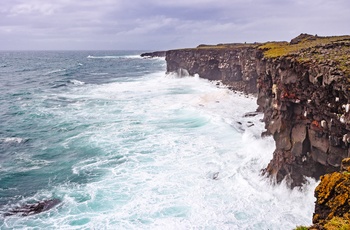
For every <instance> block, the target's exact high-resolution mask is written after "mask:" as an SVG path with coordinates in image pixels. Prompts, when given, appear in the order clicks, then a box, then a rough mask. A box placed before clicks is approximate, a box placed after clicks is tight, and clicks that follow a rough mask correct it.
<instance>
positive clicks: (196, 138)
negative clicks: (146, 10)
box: [5, 73, 316, 229]
mask: <svg viewBox="0 0 350 230" xmlns="http://www.w3.org/2000/svg"><path fill="white" fill-rule="evenodd" d="M69 90H70V91H69V92H66V93H65V94H64V95H63V94H62V95H60V96H62V97H65V98H74V99H75V100H80V103H72V104H69V105H68V106H67V108H64V109H66V110H67V111H69V112H67V111H62V109H63V108H60V109H58V110H52V109H50V112H51V113H57V114H58V116H57V117H60V118H61V119H64V120H65V121H66V120H69V121H71V122H74V121H84V122H85V123H87V124H90V126H89V128H88V129H86V130H85V131H84V132H81V133H79V134H77V135H76V136H73V137H70V138H67V139H66V140H65V141H64V143H62V145H64V146H65V148H67V149H69V148H70V146H72V145H74V144H77V142H80V141H82V140H85V142H84V143H81V144H82V145H89V146H94V147H96V148H98V149H100V150H101V151H102V152H103V154H99V155H98V156H97V155H96V156H95V155H86V156H85V159H84V160H83V161H80V162H79V163H77V164H75V165H74V166H73V167H72V171H73V173H74V174H75V175H81V174H86V175H91V176H94V175H95V174H97V173H100V172H103V176H102V177H101V178H100V179H99V180H97V181H91V182H89V183H87V184H86V185H79V184H70V183H67V184H66V185H62V186H58V187H57V188H56V189H55V191H54V192H53V193H54V194H55V196H59V197H62V198H63V203H62V205H61V206H60V207H59V208H55V209H54V210H53V211H52V212H50V214H45V215H44V214H43V215H41V216H37V217H35V216H32V217H30V216H29V217H24V218H19V217H10V218H8V219H7V220H6V225H5V226H7V227H8V228H10V227H11V226H17V227H18V226H27V225H30V226H37V225H40V226H42V227H43V228H45V227H47V228H57V229H293V228H295V227H296V226H297V225H309V224H311V216H312V212H313V205H314V198H313V189H314V187H315V186H316V182H314V181H312V180H309V184H308V185H306V186H305V187H304V188H303V190H297V189H295V190H290V189H288V188H287V186H286V185H284V184H281V185H277V186H273V185H272V184H271V183H270V181H269V180H268V179H266V178H264V177H262V176H261V172H260V170H261V169H262V168H264V167H266V165H267V164H268V162H269V161H270V159H271V158H272V152H273V149H274V142H273V140H272V138H271V137H269V138H261V137H260V133H261V132H262V131H263V129H264V125H263V124H262V123H261V122H260V121H259V120H260V119H261V118H262V115H261V114H259V115H257V116H255V117H243V115H244V114H245V113H246V112H252V111H254V110H255V109H256V102H255V101H256V99H255V98H254V97H251V96H248V97H246V96H244V95H238V94H235V93H234V92H231V91H229V90H227V89H225V88H218V87H216V86H215V84H213V83H210V82H208V81H205V80H203V79H199V78H196V77H185V78H181V79H180V78H176V77H174V76H169V75H168V76H164V74H162V73H157V74H152V75H149V76H144V77H143V78H140V79H139V81H130V82H116V83H110V84H104V85H84V86H83V87H74V88H72V89H69ZM252 124H253V126H251V125H252ZM43 193H45V191H43ZM37 196H43V195H42V194H40V192H39V193H38V195H37Z"/></svg>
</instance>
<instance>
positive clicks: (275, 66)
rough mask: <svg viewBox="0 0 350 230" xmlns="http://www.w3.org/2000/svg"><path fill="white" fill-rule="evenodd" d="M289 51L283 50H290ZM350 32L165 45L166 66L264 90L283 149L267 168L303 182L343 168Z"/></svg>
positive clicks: (348, 138)
mask: <svg viewBox="0 0 350 230" xmlns="http://www.w3.org/2000/svg"><path fill="white" fill-rule="evenodd" d="M283 52H284V53H283ZM349 58H350V38H349V37H338V38H337V37H335V38H333V37H332V38H320V37H313V36H304V35H303V36H301V37H299V38H297V39H294V42H293V44H289V43H288V44H286V43H266V44H251V45H245V44H241V45H237V44H235V45H231V46H205V47H197V48H196V49H183V50H171V51H167V53H166V61H167V71H168V72H177V73H178V74H179V75H184V74H189V75H194V74H199V76H200V77H203V78H206V79H209V80H221V81H222V82H223V83H225V84H227V85H229V86H230V87H231V88H232V89H234V90H240V91H244V92H246V93H257V103H258V105H259V110H260V111H263V112H264V122H265V125H266V132H265V133H264V135H272V136H273V138H274V140H275V142H276V150H275V152H274V154H273V159H272V160H271V162H270V164H269V165H268V166H267V168H266V169H264V172H265V173H266V174H268V175H270V176H271V177H272V178H275V179H276V181H277V182H280V181H281V180H283V179H287V181H288V182H289V183H290V185H291V187H294V186H300V185H301V184H302V183H303V182H304V176H308V177H313V178H316V179H319V177H320V176H321V175H324V174H326V173H329V172H334V171H337V170H339V167H340V163H341V160H342V159H343V158H345V157H347V156H348V155H349V148H348V145H349V143H350V84H349V80H348V78H350V75H349V73H348V69H347V66H349V64H350V63H348V62H349V61H348V60H349Z"/></svg>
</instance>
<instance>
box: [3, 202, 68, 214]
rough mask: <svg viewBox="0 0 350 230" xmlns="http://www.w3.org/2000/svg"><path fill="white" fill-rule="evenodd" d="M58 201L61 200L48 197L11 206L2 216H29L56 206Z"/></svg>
mask: <svg viewBox="0 0 350 230" xmlns="http://www.w3.org/2000/svg"><path fill="white" fill-rule="evenodd" d="M59 203H61V200H59V199H49V200H42V201H39V202H36V203H32V204H24V205H22V206H19V207H14V208H12V209H11V210H10V211H8V212H6V213H5V214H4V216H12V215H20V216H30V215H34V214H38V213H41V212H45V211H48V210H50V209H52V208H53V207H55V206H57V205H58V204H59Z"/></svg>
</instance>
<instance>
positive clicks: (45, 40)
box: [0, 0, 350, 50]
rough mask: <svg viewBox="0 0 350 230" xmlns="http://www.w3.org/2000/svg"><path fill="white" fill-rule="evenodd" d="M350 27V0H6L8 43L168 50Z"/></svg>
mask: <svg viewBox="0 0 350 230" xmlns="http://www.w3.org/2000/svg"><path fill="white" fill-rule="evenodd" d="M300 33H309V34H318V35H319V36H331V35H344V34H350V1H349V0H1V6H0V50H168V49H174V48H185V47H195V46H197V45H199V44H218V43H233V42H266V41H290V40H291V39H292V38H293V37H296V36H297V35H299V34H300Z"/></svg>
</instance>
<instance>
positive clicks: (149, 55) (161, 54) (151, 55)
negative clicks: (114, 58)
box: [140, 51, 165, 58]
mask: <svg viewBox="0 0 350 230" xmlns="http://www.w3.org/2000/svg"><path fill="white" fill-rule="evenodd" d="M140 56H141V57H146V58H155V57H165V51H155V52H149V53H142V54H141V55H140Z"/></svg>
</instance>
